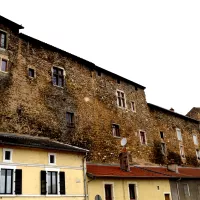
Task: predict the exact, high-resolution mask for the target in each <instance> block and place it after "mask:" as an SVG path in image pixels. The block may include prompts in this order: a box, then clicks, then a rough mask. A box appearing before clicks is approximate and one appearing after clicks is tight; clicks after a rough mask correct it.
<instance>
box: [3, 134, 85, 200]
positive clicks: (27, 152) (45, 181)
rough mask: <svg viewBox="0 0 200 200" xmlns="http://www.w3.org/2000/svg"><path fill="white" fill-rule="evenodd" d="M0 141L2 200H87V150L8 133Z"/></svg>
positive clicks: (45, 139)
mask: <svg viewBox="0 0 200 200" xmlns="http://www.w3.org/2000/svg"><path fill="white" fill-rule="evenodd" d="M0 140H1V142H0V196H1V198H2V199H4V198H5V199H77V200H83V199H86V189H85V184H86V183H85V181H84V180H85V178H86V176H85V175H86V174H85V172H86V169H85V155H86V152H87V151H86V150H84V149H81V148H77V147H74V146H70V145H66V144H62V143H58V142H55V141H50V140H49V139H47V138H36V137H30V136H26V135H23V136H21V135H17V134H11V133H9V134H5V133H4V134H3V133H0ZM19 140H21V141H19ZM12 141H13V143H12Z"/></svg>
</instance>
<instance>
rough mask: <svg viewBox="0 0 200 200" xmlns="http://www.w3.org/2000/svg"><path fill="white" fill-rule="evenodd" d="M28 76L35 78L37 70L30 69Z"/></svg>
mask: <svg viewBox="0 0 200 200" xmlns="http://www.w3.org/2000/svg"><path fill="white" fill-rule="evenodd" d="M28 76H29V77H31V78H34V77H35V70H34V69H31V68H29V69H28Z"/></svg>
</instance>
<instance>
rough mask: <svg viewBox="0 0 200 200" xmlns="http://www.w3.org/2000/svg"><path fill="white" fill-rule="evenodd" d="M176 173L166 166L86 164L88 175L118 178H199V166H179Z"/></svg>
mask: <svg viewBox="0 0 200 200" xmlns="http://www.w3.org/2000/svg"><path fill="white" fill-rule="evenodd" d="M178 171H179V172H178V173H175V172H171V171H169V170H167V168H166V167H147V166H144V167H142V166H132V167H130V171H129V172H126V171H122V170H121V169H120V167H119V166H111V165H98V164H87V173H88V176H93V177H120V178H200V168H190V167H179V168H178Z"/></svg>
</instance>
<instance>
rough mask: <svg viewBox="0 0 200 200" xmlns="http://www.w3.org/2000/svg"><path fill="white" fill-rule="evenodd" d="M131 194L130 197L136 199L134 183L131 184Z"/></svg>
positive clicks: (132, 199)
mask: <svg viewBox="0 0 200 200" xmlns="http://www.w3.org/2000/svg"><path fill="white" fill-rule="evenodd" d="M129 194H130V199H131V200H134V199H135V185H134V184H129Z"/></svg>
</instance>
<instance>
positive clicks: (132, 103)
mask: <svg viewBox="0 0 200 200" xmlns="http://www.w3.org/2000/svg"><path fill="white" fill-rule="evenodd" d="M131 109H132V111H133V112H135V111H136V109H135V102H131Z"/></svg>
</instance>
